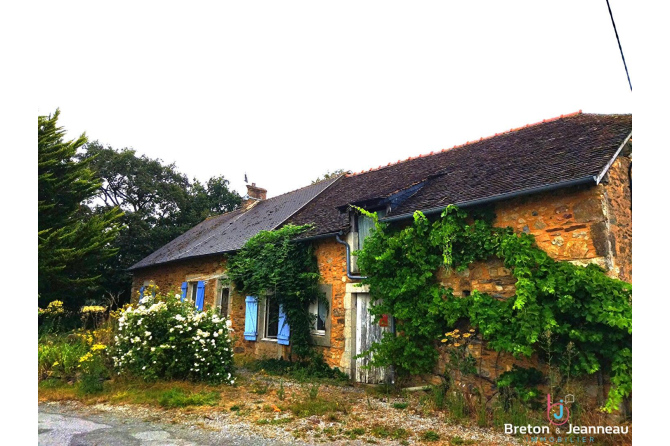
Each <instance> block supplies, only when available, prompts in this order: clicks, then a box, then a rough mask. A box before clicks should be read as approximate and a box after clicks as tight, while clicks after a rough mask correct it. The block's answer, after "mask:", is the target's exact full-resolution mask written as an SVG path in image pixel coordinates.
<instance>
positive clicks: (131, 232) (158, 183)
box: [81, 141, 241, 302]
mask: <svg viewBox="0 0 670 446" xmlns="http://www.w3.org/2000/svg"><path fill="white" fill-rule="evenodd" d="M85 149H86V151H85V153H83V154H81V159H83V160H90V163H91V168H92V169H93V170H94V171H95V172H96V174H97V175H98V176H99V177H100V178H101V179H102V184H100V186H99V189H98V202H97V208H96V209H97V210H98V211H100V210H105V209H107V208H110V207H117V206H118V207H119V208H121V209H123V210H124V211H125V214H124V216H123V218H122V221H123V224H124V225H123V229H122V231H121V234H120V236H119V238H118V239H117V240H116V243H115V246H116V247H117V248H118V255H117V256H115V257H114V258H112V259H109V261H107V262H105V263H104V264H101V265H100V270H101V274H102V275H103V285H104V289H105V292H106V294H107V295H108V296H109V297H113V298H114V299H115V300H117V301H119V302H124V301H127V300H128V299H129V297H130V285H131V276H130V274H129V273H128V271H127V268H129V267H130V266H132V265H133V264H135V263H137V262H138V261H140V260H142V259H143V258H144V257H146V256H147V255H149V254H151V253H152V252H154V251H155V250H157V249H158V248H160V247H161V246H163V245H165V244H166V243H168V242H169V241H171V240H173V239H174V238H176V237H178V236H179V235H181V234H183V233H184V232H186V231H187V230H189V229H190V228H192V227H193V226H195V225H197V224H198V223H200V222H202V221H203V220H204V219H206V218H207V217H210V216H212V215H216V214H221V213H224V212H229V211H232V210H233V209H235V208H236V207H237V206H238V205H239V204H240V202H241V198H240V196H239V194H237V193H236V192H234V191H231V190H230V189H228V180H226V179H225V178H224V177H223V176H219V177H213V178H210V179H209V180H208V181H207V183H205V184H204V185H203V184H202V183H200V182H199V181H197V180H194V181H193V182H191V181H190V180H189V179H188V177H187V176H186V175H185V174H183V173H181V172H179V171H178V169H177V166H176V165H175V164H174V163H173V164H165V163H164V162H163V161H162V160H160V159H151V158H149V157H147V156H145V155H141V156H140V155H138V154H137V153H136V152H135V150H133V149H129V148H123V149H120V150H117V149H114V148H112V147H109V146H103V145H102V144H100V143H99V142H97V141H95V142H91V143H89V144H86V145H85Z"/></svg>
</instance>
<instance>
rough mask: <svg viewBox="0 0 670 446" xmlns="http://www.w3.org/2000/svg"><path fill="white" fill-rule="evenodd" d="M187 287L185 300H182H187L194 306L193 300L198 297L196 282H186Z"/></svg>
mask: <svg viewBox="0 0 670 446" xmlns="http://www.w3.org/2000/svg"><path fill="white" fill-rule="evenodd" d="M186 283H187V284H188V287H187V288H186V298H185V299H184V300H187V301H189V302H191V303H192V304H193V305H194V306H195V300H196V297H197V295H198V281H197V280H196V281H191V282H189V281H187V282H186Z"/></svg>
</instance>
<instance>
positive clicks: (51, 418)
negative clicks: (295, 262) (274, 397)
mask: <svg viewBox="0 0 670 446" xmlns="http://www.w3.org/2000/svg"><path fill="white" fill-rule="evenodd" d="M89 412H91V411H82V410H76V409H72V408H69V407H66V406H61V405H57V404H40V405H39V406H38V413H39V416H38V420H39V421H38V433H39V444H40V445H43V446H84V445H87V446H89V445H91V446H92V445H100V446H103V445H105V446H106V445H120V446H125V445H133V446H135V445H151V446H168V445H170V446H172V445H174V446H186V445H193V446H199V445H217V446H220V445H231V446H266V445H267V446H270V445H289V444H291V443H292V442H291V443H288V442H286V441H281V440H278V439H266V438H263V437H260V436H258V435H255V434H252V433H250V432H245V431H244V428H243V427H241V426H236V425H230V426H229V425H227V424H226V423H221V424H218V425H217V428H216V429H212V428H210V429H203V428H201V427H195V426H188V425H182V424H168V423H161V422H160V421H153V420H152V421H143V420H141V419H138V418H137V417H133V416H128V415H126V416H124V414H122V413H119V414H117V413H111V412H97V413H96V412H95V411H93V412H92V413H89Z"/></svg>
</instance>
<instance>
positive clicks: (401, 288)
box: [358, 206, 632, 411]
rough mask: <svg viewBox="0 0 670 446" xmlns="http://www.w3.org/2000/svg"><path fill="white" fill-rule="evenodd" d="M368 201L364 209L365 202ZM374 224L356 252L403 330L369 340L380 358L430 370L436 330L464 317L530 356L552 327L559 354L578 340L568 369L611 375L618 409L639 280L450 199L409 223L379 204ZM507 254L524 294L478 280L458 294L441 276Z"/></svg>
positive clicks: (628, 388) (404, 369) (493, 339)
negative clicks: (553, 248)
mask: <svg viewBox="0 0 670 446" xmlns="http://www.w3.org/2000/svg"><path fill="white" fill-rule="evenodd" d="M359 210H360V209H359ZM360 211H361V212H363V213H365V214H366V215H369V216H370V217H372V218H373V219H374V220H375V229H376V230H375V231H374V232H373V234H372V235H371V236H370V237H369V238H368V239H366V241H365V246H364V249H363V250H362V251H359V252H358V265H359V267H360V269H361V271H362V272H363V273H364V274H365V275H366V276H367V277H368V278H367V279H365V280H364V282H365V283H368V284H369V285H370V293H371V298H372V300H373V301H377V304H376V305H373V306H372V308H371V309H370V313H371V314H373V315H375V316H380V315H382V314H392V315H393V316H394V317H395V319H396V321H397V332H398V335H397V336H394V335H393V334H390V333H386V334H385V335H384V337H383V338H382V340H381V342H379V343H377V344H374V345H373V346H372V348H371V352H372V353H373V359H372V365H375V366H388V365H391V364H393V365H395V366H396V368H397V370H398V372H399V373H405V374H421V373H430V372H431V371H432V370H433V369H434V367H435V365H436V363H437V359H438V350H437V349H436V348H435V347H436V342H437V340H438V339H439V338H440V337H441V336H442V335H443V334H444V333H445V332H446V331H448V330H450V329H452V328H453V327H454V326H455V325H456V323H457V322H467V323H469V324H470V325H472V326H473V327H476V328H477V329H478V331H479V332H480V333H481V335H482V337H483V339H484V340H485V341H487V344H488V347H489V348H492V349H494V350H496V351H498V352H509V353H512V354H514V355H515V356H519V355H525V356H530V355H531V354H532V353H534V352H536V353H538V354H542V352H541V351H540V350H539V349H538V341H539V339H540V336H541V335H542V334H543V333H545V332H547V331H550V332H551V333H552V335H553V336H554V337H555V340H554V345H553V349H554V351H555V353H556V354H559V355H560V354H561V353H564V352H565V351H566V349H567V348H568V345H569V344H570V343H572V344H570V345H574V348H575V351H576V356H575V360H573V361H571V362H570V363H569V364H563V365H562V366H561V367H562V372H563V373H565V374H569V375H570V376H584V375H589V374H593V373H596V372H598V371H602V372H603V373H605V374H608V375H610V377H611V388H610V392H609V395H608V399H607V403H606V406H605V409H606V410H608V411H611V410H613V409H616V408H617V407H618V405H619V403H620V402H621V400H622V398H623V397H624V396H628V395H630V394H631V392H632V365H631V360H632V304H631V296H632V287H631V285H630V284H628V283H625V282H623V281H620V280H617V279H613V278H610V277H608V276H607V275H606V274H605V273H604V271H603V270H602V269H601V268H599V267H598V266H596V265H588V266H586V267H582V266H577V265H573V264H572V263H570V262H565V261H555V260H553V259H552V258H551V257H549V255H548V254H547V253H546V252H544V251H543V250H542V249H540V248H539V247H537V245H536V244H535V241H534V237H533V236H532V235H529V234H515V233H514V232H513V231H512V229H511V228H496V227H493V226H492V224H491V222H492V219H493V215H492V214H491V213H488V214H487V213H481V212H480V213H479V214H473V215H470V216H468V214H467V213H466V212H464V211H463V210H460V209H457V208H456V207H454V206H449V207H448V208H447V209H445V211H444V212H443V213H442V215H441V217H440V218H439V219H437V220H436V221H433V222H431V221H430V220H429V219H428V218H427V217H426V216H424V215H423V214H422V213H421V212H418V211H417V212H416V213H415V214H414V222H413V224H410V225H408V226H406V227H403V228H398V227H389V226H388V225H386V224H384V223H381V222H379V221H378V219H377V216H376V214H372V213H368V212H366V211H364V210H360ZM492 256H495V257H498V258H500V259H501V260H502V261H503V263H504V265H505V267H506V268H509V269H510V270H511V272H512V275H513V276H514V277H515V278H516V280H517V281H516V295H515V296H513V297H511V298H509V299H497V298H494V297H492V296H490V295H488V294H485V293H480V292H478V291H476V290H474V291H473V292H472V294H471V295H470V296H468V297H455V296H454V295H453V290H452V289H450V288H445V287H444V286H442V285H441V284H440V282H439V281H438V279H437V277H436V272H437V271H438V270H439V268H440V267H442V266H444V267H446V268H448V269H449V268H453V269H455V270H457V271H460V270H464V269H466V268H467V267H468V265H469V264H471V263H472V262H476V261H482V260H487V259H489V258H490V257H492Z"/></svg>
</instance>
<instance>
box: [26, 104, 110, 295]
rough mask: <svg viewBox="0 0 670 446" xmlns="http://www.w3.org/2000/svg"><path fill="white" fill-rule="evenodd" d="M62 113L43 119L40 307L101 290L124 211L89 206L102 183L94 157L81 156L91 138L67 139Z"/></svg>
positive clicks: (40, 145) (40, 139)
mask: <svg viewBox="0 0 670 446" xmlns="http://www.w3.org/2000/svg"><path fill="white" fill-rule="evenodd" d="M59 115H60V111H59V110H56V112H55V113H54V114H53V115H52V116H38V118H37V135H38V213H39V217H38V274H39V277H38V289H39V295H40V305H45V304H46V303H48V302H50V301H52V300H56V299H58V300H62V301H63V302H64V303H65V304H66V306H70V307H77V306H79V305H82V304H83V303H84V301H85V299H86V297H87V296H90V295H91V292H92V291H94V290H95V288H96V285H97V281H98V279H99V276H98V275H96V272H95V271H96V267H97V265H98V264H99V263H100V262H102V261H104V260H105V259H107V258H109V257H111V256H113V255H114V254H115V253H116V249H114V248H112V242H113V241H114V239H115V238H116V237H117V235H118V232H119V229H120V224H119V220H118V219H119V217H120V216H121V215H122V212H121V211H120V210H119V209H118V208H111V209H109V208H105V209H103V210H91V209H90V208H89V206H88V203H90V201H91V199H92V198H93V196H94V195H95V194H96V193H97V191H98V188H99V187H100V181H99V180H98V179H97V178H95V176H94V175H93V172H92V171H91V169H90V168H89V166H88V164H89V162H90V160H79V159H76V157H75V155H76V154H77V149H78V148H79V147H81V146H82V145H84V144H85V143H86V142H87V138H86V136H85V134H82V135H81V136H80V137H79V138H77V139H75V140H71V141H65V140H64V136H65V131H64V129H63V128H62V127H59V126H58V116H59Z"/></svg>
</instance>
